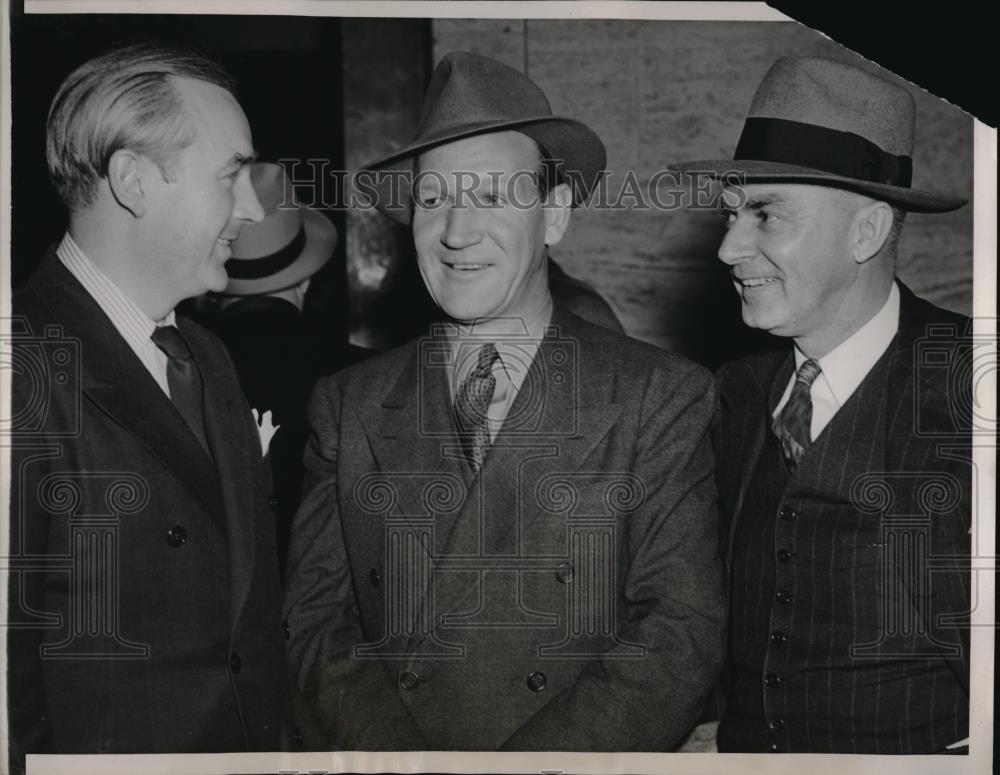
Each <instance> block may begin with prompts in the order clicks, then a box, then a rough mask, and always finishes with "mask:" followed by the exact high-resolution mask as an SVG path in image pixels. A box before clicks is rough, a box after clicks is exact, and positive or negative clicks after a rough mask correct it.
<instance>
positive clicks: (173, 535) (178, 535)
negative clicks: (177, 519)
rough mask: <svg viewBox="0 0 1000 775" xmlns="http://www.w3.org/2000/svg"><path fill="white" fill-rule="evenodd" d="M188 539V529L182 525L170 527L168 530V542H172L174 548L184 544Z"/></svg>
mask: <svg viewBox="0 0 1000 775" xmlns="http://www.w3.org/2000/svg"><path fill="white" fill-rule="evenodd" d="M187 540H188V533H187V530H185V529H184V528H182V527H181V526H180V525H177V526H176V527H172V528H170V530H168V531H167V543H168V544H170V545H171V546H172V547H174V549H176V548H178V547H180V546H184V544H186V543H187Z"/></svg>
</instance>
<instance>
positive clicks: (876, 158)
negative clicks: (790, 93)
mask: <svg viewBox="0 0 1000 775" xmlns="http://www.w3.org/2000/svg"><path fill="white" fill-rule="evenodd" d="M733 158H734V159H735V160H736V161H740V160H742V161H771V162H777V163H779V164H794V165H796V166H799V167H811V168H813V169H815V170H820V171H822V172H828V173H830V174H832V175H838V176H841V177H845V178H854V179H855V180H864V181H867V182H869V183H883V184H888V185H890V186H900V187H902V188H909V187H910V183H911V182H912V180H913V159H912V158H910V157H909V156H894V155H893V154H891V153H886V152H885V151H883V150H882V149H881V148H879V147H878V146H877V145H875V143H873V142H871V141H870V140H866V139H865V138H863V137H861V136H860V135H856V134H854V133H853V132H841V131H839V130H837V129H829V128H827V127H822V126H816V125H815V124H804V123H802V122H800V121H788V120H787V119H783V118H759V117H758V118H748V119H747V120H746V123H745V124H744V125H743V134H742V135H740V142H739V144H738V145H737V146H736V153H735V154H734V155H733Z"/></svg>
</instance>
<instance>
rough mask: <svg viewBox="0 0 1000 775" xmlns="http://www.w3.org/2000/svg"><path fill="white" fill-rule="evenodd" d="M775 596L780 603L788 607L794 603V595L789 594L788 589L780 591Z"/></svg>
mask: <svg viewBox="0 0 1000 775" xmlns="http://www.w3.org/2000/svg"><path fill="white" fill-rule="evenodd" d="M774 596H775V597H776V598H778V602H779V603H784V604H785V605H788V604H789V603H791V602H792V593H791V592H789V591H788V590H787V589H779V590H778V591H777V592H776V593H775V595H774Z"/></svg>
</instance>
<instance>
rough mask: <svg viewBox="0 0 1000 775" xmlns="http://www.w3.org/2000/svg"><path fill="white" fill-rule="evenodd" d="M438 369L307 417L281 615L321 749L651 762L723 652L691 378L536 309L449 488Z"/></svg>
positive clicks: (707, 402)
mask: <svg viewBox="0 0 1000 775" xmlns="http://www.w3.org/2000/svg"><path fill="white" fill-rule="evenodd" d="M449 352H450V351H449V346H448V344H447V342H445V341H444V340H443V339H438V338H435V337H433V336H431V337H428V338H424V339H421V340H417V341H414V342H411V343H409V344H407V345H404V346H403V347H401V348H398V349H396V350H393V351H390V352H388V353H385V354H383V355H381V356H379V357H376V358H373V359H371V360H370V361H367V362H365V363H363V364H360V365H358V366H355V367H353V368H350V369H347V370H345V371H344V372H341V373H339V374H337V375H334V376H333V377H331V378H328V379H326V380H324V381H321V382H320V384H319V385H318V387H317V389H316V391H315V392H314V394H313V397H312V399H311V407H310V413H309V415H310V421H311V424H312V427H313V431H314V435H313V438H312V441H311V443H310V446H309V447H308V448H307V452H306V479H307V483H306V484H307V488H306V489H307V493H308V494H307V495H306V498H305V500H304V502H303V506H302V508H301V509H300V512H299V514H298V516H297V521H296V525H295V529H294V530H293V537H292V546H291V554H290V564H289V569H290V571H289V572H290V575H289V579H288V585H287V592H286V604H285V613H286V617H287V619H288V623H289V626H290V629H291V641H290V660H291V666H292V670H293V673H294V674H295V677H296V680H297V682H298V685H299V687H300V689H302V691H303V693H304V694H305V695H306V697H307V699H308V700H309V701H310V702H311V703H312V704H313V706H314V707H315V708H316V710H317V712H318V716H319V718H320V721H321V725H322V727H323V729H324V730H325V732H326V739H325V740H323V741H322V742H321V744H323V745H332V746H336V747H339V748H360V749H426V750H496V749H505V750H669V749H670V748H671V747H673V746H675V745H676V744H677V743H679V742H680V740H681V739H682V738H683V736H684V735H685V733H686V732H687V731H688V730H689V729H690V728H691V727H692V726H693V725H694V723H695V721H696V719H697V716H698V713H699V711H700V710H701V706H702V704H703V702H704V700H705V697H706V696H707V694H708V693H709V691H710V690H711V688H712V686H713V685H714V682H715V680H716V677H717V670H718V667H719V664H720V655H721V644H722V637H723V636H722V633H723V627H724V620H723V607H724V606H723V597H722V589H721V579H720V567H719V561H718V556H717V551H716V545H715V544H714V541H715V540H716V538H715V536H716V528H715V519H716V518H715V503H714V502H715V493H714V485H713V480H712V454H711V450H710V446H709V443H708V427H709V422H710V415H711V409H712V404H713V391H712V386H711V383H710V378H709V377H708V375H707V373H706V372H705V371H704V370H703V369H701V368H700V367H698V366H695V365H694V364H691V363H689V362H687V361H685V360H684V359H682V358H680V357H677V356H673V355H669V354H667V353H664V352H662V351H659V350H657V349H655V348H653V347H650V346H648V345H645V344H642V343H639V342H636V341H635V340H631V339H628V338H626V337H624V336H622V335H620V334H617V333H614V332H611V331H607V330H605V329H602V328H599V327H597V326H594V325H592V324H590V323H586V322H584V321H583V320H581V319H579V318H577V317H576V316H574V315H572V314H571V313H569V312H566V311H565V310H562V309H560V307H559V305H558V304H557V305H556V309H555V311H554V313H553V320H552V326H551V328H550V330H549V331H548V333H547V335H546V337H545V338H544V339H543V340H542V342H541V344H540V347H539V349H538V352H537V355H536V357H535V358H534V360H533V361H531V364H530V369H529V371H528V372H527V376H526V378H525V381H524V383H523V385H522V386H521V389H520V391H519V393H518V395H517V398H516V400H515V402H514V404H513V405H512V407H511V409H510V411H509V413H508V414H507V418H506V420H505V422H504V425H503V427H502V428H501V430H500V432H499V433H498V435H497V436H496V439H495V440H494V442H493V445H492V447H491V449H490V451H489V454H488V456H487V458H486V462H485V464H484V466H483V468H482V470H481V471H480V472H479V474H477V475H475V476H473V474H472V472H471V469H470V467H469V466H468V464H467V463H466V461H465V459H464V458H463V457H462V451H461V445H460V443H459V439H458V438H457V436H456V433H455V425H454V422H453V419H452V416H451V409H450V406H451V394H450V391H449V387H448V379H449V376H450V367H449V363H448V358H449ZM524 366H525V367H527V363H525V364H524Z"/></svg>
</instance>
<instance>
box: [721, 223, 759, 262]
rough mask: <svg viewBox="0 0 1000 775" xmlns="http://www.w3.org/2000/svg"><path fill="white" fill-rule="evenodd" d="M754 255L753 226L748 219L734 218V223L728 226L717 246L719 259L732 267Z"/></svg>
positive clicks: (755, 251)
mask: <svg viewBox="0 0 1000 775" xmlns="http://www.w3.org/2000/svg"><path fill="white" fill-rule="evenodd" d="M756 253H757V246H756V244H755V242H754V238H753V224H752V223H750V220H749V219H745V218H736V220H735V222H733V223H731V224H729V228H728V229H727V230H726V236H725V237H723V238H722V244H721V245H719V259H720V260H721V261H722V262H723V263H726V264H730V265H732V264H738V263H739V262H740V261H746V260H747V259H749V258H753V257H754V255H756Z"/></svg>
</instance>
